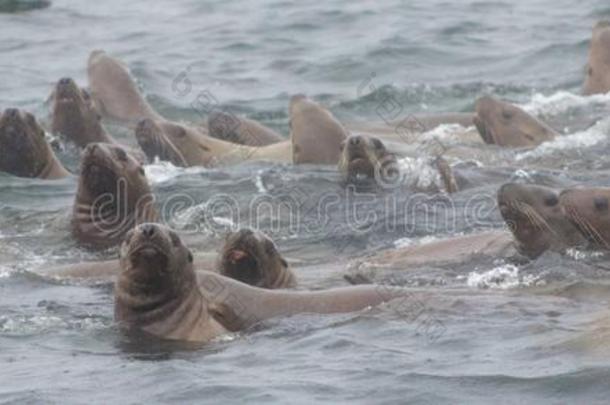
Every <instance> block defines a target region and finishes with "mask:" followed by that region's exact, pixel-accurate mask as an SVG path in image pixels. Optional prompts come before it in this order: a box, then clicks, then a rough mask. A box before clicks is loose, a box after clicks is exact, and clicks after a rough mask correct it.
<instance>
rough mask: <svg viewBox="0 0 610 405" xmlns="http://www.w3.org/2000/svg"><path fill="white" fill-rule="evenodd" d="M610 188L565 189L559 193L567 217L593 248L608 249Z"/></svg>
mask: <svg viewBox="0 0 610 405" xmlns="http://www.w3.org/2000/svg"><path fill="white" fill-rule="evenodd" d="M609 198H610V188H608V187H590V188H571V189H566V190H563V191H562V192H561V194H560V195H559V204H560V205H561V207H562V209H563V211H564V212H565V215H566V217H568V218H569V219H570V220H571V221H572V223H573V224H574V226H575V227H576V228H577V229H578V230H579V231H580V233H581V234H582V235H583V236H584V238H586V241H587V242H588V245H589V247H591V248H593V249H604V250H610V211H609V208H608V207H609Z"/></svg>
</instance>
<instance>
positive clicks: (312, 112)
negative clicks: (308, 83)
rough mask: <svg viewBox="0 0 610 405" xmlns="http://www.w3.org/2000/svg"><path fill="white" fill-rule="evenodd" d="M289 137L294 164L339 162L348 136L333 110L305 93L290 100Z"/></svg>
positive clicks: (332, 163) (334, 163) (333, 163)
mask: <svg viewBox="0 0 610 405" xmlns="http://www.w3.org/2000/svg"><path fill="white" fill-rule="evenodd" d="M289 113H290V140H291V142H292V161H293V163H294V164H307V163H315V164H331V165H336V164H337V163H338V162H339V159H340V156H341V144H342V143H343V141H344V140H345V139H346V138H347V136H348V135H349V134H348V132H347V130H346V129H345V128H344V127H343V125H342V124H341V123H340V122H339V121H338V120H337V119H336V118H335V117H334V116H333V115H332V114H331V112H330V111H328V110H327V109H325V108H324V107H322V106H320V105H319V104H318V103H316V102H315V101H313V100H311V99H309V98H307V97H306V96H305V95H303V94H297V95H294V96H292V98H291V99H290V106H289Z"/></svg>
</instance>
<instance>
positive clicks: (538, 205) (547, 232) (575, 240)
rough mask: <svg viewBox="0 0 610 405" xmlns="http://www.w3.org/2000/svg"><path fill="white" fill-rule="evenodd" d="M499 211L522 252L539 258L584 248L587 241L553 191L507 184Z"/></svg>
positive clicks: (500, 199)
mask: <svg viewBox="0 0 610 405" xmlns="http://www.w3.org/2000/svg"><path fill="white" fill-rule="evenodd" d="M498 207H499V208H500V213H501V214H502V218H504V221H506V223H507V225H508V227H509V228H510V230H511V232H512V233H513V235H514V237H515V239H516V241H517V248H518V249H519V251H520V252H521V253H523V254H525V255H527V256H529V257H531V258H536V257H538V256H539V255H541V254H542V253H543V252H544V251H546V250H548V249H552V250H562V249H565V248H567V247H576V246H581V245H583V244H584V243H585V240H584V238H583V237H582V235H581V234H580V232H578V230H577V229H576V227H574V225H573V224H572V222H571V221H570V220H569V218H568V217H566V216H565V215H564V212H563V209H562V207H561V206H560V204H559V192H558V191H557V190H555V189H553V188H550V187H545V186H538V185H527V184H516V183H508V184H505V185H503V186H502V187H500V190H499V191H498Z"/></svg>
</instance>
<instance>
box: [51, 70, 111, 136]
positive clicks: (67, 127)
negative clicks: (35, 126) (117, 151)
mask: <svg viewBox="0 0 610 405" xmlns="http://www.w3.org/2000/svg"><path fill="white" fill-rule="evenodd" d="M52 100H53V107H52V116H51V130H52V132H53V133H55V134H61V135H63V136H64V137H66V138H67V139H68V140H70V141H72V142H74V143H75V144H76V145H78V146H79V147H81V148H84V147H85V146H87V145H88V144H90V143H94V142H103V143H116V141H115V140H114V139H113V138H112V137H111V136H110V135H109V134H108V132H106V130H105V129H104V127H103V126H102V123H101V116H100V114H99V113H98V111H97V109H96V108H95V105H94V103H93V100H92V99H91V96H90V95H89V93H88V92H87V91H86V90H83V89H81V88H79V87H78V86H77V84H76V82H74V80H72V79H70V78H62V79H60V80H59V81H58V82H57V84H56V85H55V90H54V91H53V95H52Z"/></svg>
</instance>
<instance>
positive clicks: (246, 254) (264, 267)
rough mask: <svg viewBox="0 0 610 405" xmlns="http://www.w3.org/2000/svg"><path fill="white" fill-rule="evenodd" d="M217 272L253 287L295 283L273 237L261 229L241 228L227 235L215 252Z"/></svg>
mask: <svg viewBox="0 0 610 405" xmlns="http://www.w3.org/2000/svg"><path fill="white" fill-rule="evenodd" d="M217 267H218V269H219V271H220V274H221V275H223V276H226V277H229V278H232V279H235V280H238V281H241V282H242V283H246V284H248V285H252V286H255V287H261V288H268V289H277V288H292V287H296V284H297V279H296V276H295V274H294V273H293V272H292V270H291V269H290V267H289V266H288V263H287V262H286V260H285V259H284V258H283V257H282V256H281V255H280V253H279V252H278V250H277V248H276V246H275V244H274V243H273V241H272V240H271V239H270V238H269V237H268V236H267V235H265V234H264V233H262V232H260V231H254V230H251V229H241V230H239V231H237V232H233V233H230V234H229V235H227V238H226V243H225V245H224V247H223V248H222V251H221V253H220V255H219V256H218V265H217Z"/></svg>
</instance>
